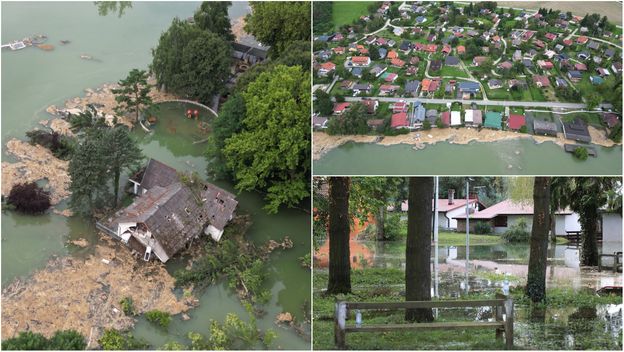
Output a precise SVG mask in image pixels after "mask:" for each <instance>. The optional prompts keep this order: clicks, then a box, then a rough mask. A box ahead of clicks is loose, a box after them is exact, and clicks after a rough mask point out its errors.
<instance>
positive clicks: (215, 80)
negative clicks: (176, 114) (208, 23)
mask: <svg viewBox="0 0 624 352" xmlns="http://www.w3.org/2000/svg"><path fill="white" fill-rule="evenodd" d="M207 48H209V50H208V49H207ZM230 52H231V47H230V45H229V44H228V43H227V42H226V41H224V40H223V39H222V38H220V37H219V36H218V35H217V34H214V33H211V32H207V31H204V30H202V29H200V28H199V27H197V26H194V25H191V24H189V23H187V22H186V21H182V20H180V19H179V18H174V19H173V22H172V23H171V26H170V27H169V29H168V30H167V31H166V32H164V33H163V34H162V35H161V36H160V40H159V41H158V46H157V47H156V48H155V49H152V58H153V59H152V64H151V67H150V68H151V70H152V71H153V72H154V74H155V76H156V80H157V82H158V84H159V85H161V86H164V87H165V88H166V89H167V90H168V91H170V92H173V93H175V94H178V95H182V96H186V97H188V98H191V99H198V100H200V101H204V102H206V101H209V100H210V98H212V96H213V95H214V94H216V93H220V92H222V91H223V89H224V87H225V82H226V81H227V79H228V78H229V75H230V64H231V55H230Z"/></svg>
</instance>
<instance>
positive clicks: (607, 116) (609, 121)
mask: <svg viewBox="0 0 624 352" xmlns="http://www.w3.org/2000/svg"><path fill="white" fill-rule="evenodd" d="M602 121H603V122H604V123H605V124H606V125H607V127H609V128H613V127H615V126H616V125H617V124H618V123H619V122H620V119H619V117H618V115H617V114H615V113H612V112H605V113H604V114H602Z"/></svg>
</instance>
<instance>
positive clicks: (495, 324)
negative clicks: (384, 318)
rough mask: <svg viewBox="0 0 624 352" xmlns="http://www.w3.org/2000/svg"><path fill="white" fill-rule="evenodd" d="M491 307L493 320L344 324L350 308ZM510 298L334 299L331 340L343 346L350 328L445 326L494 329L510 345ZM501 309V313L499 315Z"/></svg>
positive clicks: (378, 330) (385, 328) (412, 328)
mask: <svg viewBox="0 0 624 352" xmlns="http://www.w3.org/2000/svg"><path fill="white" fill-rule="evenodd" d="M467 307H492V310H493V311H494V312H495V321H492V322H474V321H468V322H432V323H406V324H361V325H360V326H359V327H358V326H356V325H354V324H349V325H347V319H348V317H349V315H350V312H351V311H353V310H355V309H359V310H397V309H415V308H467ZM513 308H514V307H513V301H512V300H511V298H499V299H489V300H463V301H406V302H344V301H340V302H337V303H336V312H335V317H334V340H335V343H336V347H338V348H339V349H346V333H353V332H359V333H362V332H388V331H415V330H441V329H444V330H448V329H462V330H463V329H484V328H487V329H496V338H497V339H502V337H503V333H504V334H505V346H506V348H507V349H511V348H513ZM503 312H504V313H505V317H504V318H503Z"/></svg>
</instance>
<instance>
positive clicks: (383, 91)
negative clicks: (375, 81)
mask: <svg viewBox="0 0 624 352" xmlns="http://www.w3.org/2000/svg"><path fill="white" fill-rule="evenodd" d="M399 88H401V87H399V86H396V85H391V84H382V85H381V86H379V93H380V95H388V94H394V93H395V92H396V91H397V90H399Z"/></svg>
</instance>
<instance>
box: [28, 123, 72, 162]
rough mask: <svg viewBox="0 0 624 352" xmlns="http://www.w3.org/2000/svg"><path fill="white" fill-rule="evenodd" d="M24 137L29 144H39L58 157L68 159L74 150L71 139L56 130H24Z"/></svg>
mask: <svg viewBox="0 0 624 352" xmlns="http://www.w3.org/2000/svg"><path fill="white" fill-rule="evenodd" d="M26 137H28V139H29V142H30V144H33V145H34V144H39V145H41V146H42V147H44V148H47V149H49V150H50V151H51V152H52V154H54V156H56V157H57V158H59V159H63V160H69V158H71V154H72V152H73V150H74V142H73V139H72V138H69V137H67V136H63V135H61V134H59V133H58V132H49V131H42V130H33V131H28V132H26Z"/></svg>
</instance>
